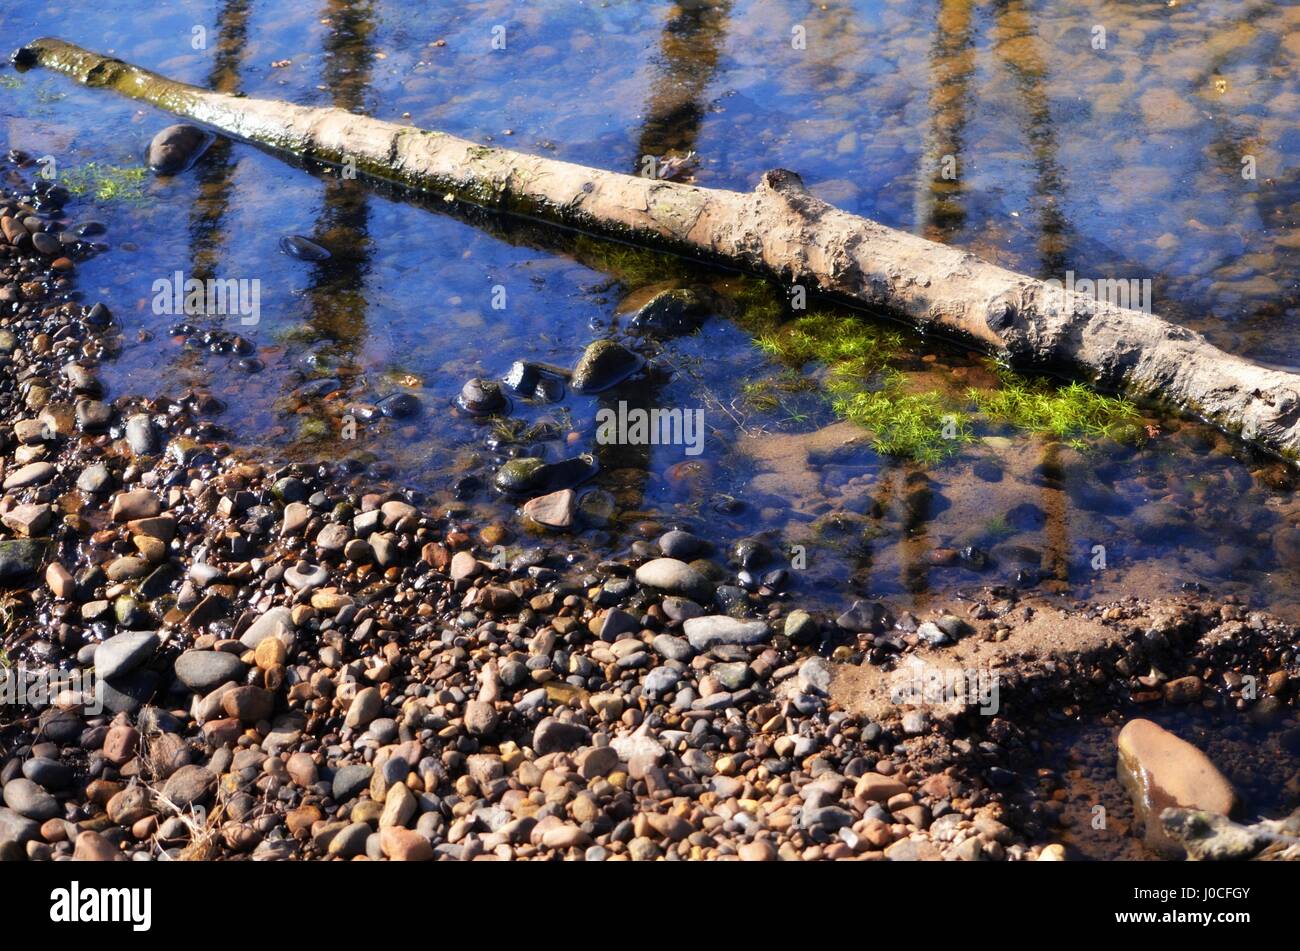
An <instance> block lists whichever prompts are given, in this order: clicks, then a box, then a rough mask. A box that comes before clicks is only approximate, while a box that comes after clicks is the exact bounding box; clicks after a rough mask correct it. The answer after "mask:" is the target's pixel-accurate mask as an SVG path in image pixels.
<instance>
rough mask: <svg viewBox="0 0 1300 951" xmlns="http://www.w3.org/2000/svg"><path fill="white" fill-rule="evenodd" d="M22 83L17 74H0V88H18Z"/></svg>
mask: <svg viewBox="0 0 1300 951" xmlns="http://www.w3.org/2000/svg"><path fill="white" fill-rule="evenodd" d="M22 84H23V81H22V80H21V79H19V78H18V77H17V76H0V89H18V88H19V87H20V86H22Z"/></svg>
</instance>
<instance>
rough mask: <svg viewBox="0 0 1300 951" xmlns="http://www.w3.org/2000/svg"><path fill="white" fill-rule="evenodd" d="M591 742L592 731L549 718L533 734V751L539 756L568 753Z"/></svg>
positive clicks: (538, 725)
mask: <svg viewBox="0 0 1300 951" xmlns="http://www.w3.org/2000/svg"><path fill="white" fill-rule="evenodd" d="M590 741H591V731H590V730H588V729H587V728H586V727H584V726H581V725H579V724H576V723H565V722H564V721H562V720H557V719H556V718H555V717H547V718H546V719H544V720H542V722H541V723H539V724H537V729H536V730H535V731H534V732H533V750H534V751H535V752H536V753H537V755H539V756H544V755H545V754H547V753H568V752H571V751H573V750H576V749H577V748H578V747H580V746H582V745H583V744H585V743H588V742H590Z"/></svg>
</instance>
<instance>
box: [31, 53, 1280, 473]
mask: <svg viewBox="0 0 1300 951" xmlns="http://www.w3.org/2000/svg"><path fill="white" fill-rule="evenodd" d="M14 58H15V63H16V64H17V65H18V66H19V67H20V68H23V67H30V66H35V65H39V66H44V67H47V68H50V69H55V70H58V71H60V72H64V73H67V74H68V75H70V76H72V77H73V78H74V79H76V80H77V81H78V82H81V83H83V84H85V85H87V86H92V87H97V88H105V89H111V90H113V91H115V92H117V93H120V94H122V95H125V96H129V97H131V98H133V99H138V100H141V101H144V102H148V103H151V104H153V105H155V106H158V107H159V108H161V109H164V110H166V111H168V112H172V113H175V114H176V115H179V116H184V117H187V118H189V119H193V120H195V121H196V122H200V123H203V124H205V125H207V126H210V127H212V128H213V129H217V130H219V131H221V132H224V133H227V134H228V135H231V136H235V137H237V138H240V139H245V140H249V141H252V142H256V143H259V144H262V145H265V146H268V147H270V148H272V149H278V150H281V151H285V152H289V153H293V154H295V155H298V156H301V157H305V158H313V159H317V160H321V161H326V162H331V163H335V164H348V163H355V166H356V168H357V170H358V171H359V172H363V173H365V174H368V175H372V176H376V177H379V178H383V179H388V180H392V181H396V182H399V183H401V184H403V185H406V186H409V187H413V188H416V189H422V190H428V191H432V192H434V193H435V194H441V195H444V196H446V198H447V199H448V200H455V201H465V202H471V203H474V204H478V205H482V206H485V207H488V208H492V209H495V210H499V211H504V212H507V213H510V214H515V215H523V216H527V217H531V218H536V219H540V220H543V221H547V222H550V223H553V224H558V225H563V226H567V227H571V228H577V229H580V230H582V231H587V232H591V233H594V234H599V235H603V236H607V237H612V238H616V239H619V240H622V241H626V242H629V243H632V244H636V245H640V246H645V247H649V248H653V249H657V250H665V251H671V252H675V253H679V254H686V255H689V256H692V257H701V258H704V259H707V260H712V261H717V262H721V263H725V264H727V265H730V266H732V267H736V268H739V269H742V270H745V271H750V272H753V273H758V274H763V275H768V276H773V277H776V278H778V279H780V280H782V281H786V282H789V283H796V284H800V285H803V286H804V287H806V288H807V290H808V291H809V292H810V293H821V294H825V295H829V296H832V297H835V298H839V299H842V300H845V301H848V302H851V303H856V304H861V305H866V306H869V307H872V308H879V309H884V310H886V311H887V312H889V313H891V314H893V315H894V316H897V317H901V318H903V319H906V320H908V321H910V322H911V323H913V324H914V325H916V326H917V327H919V328H921V329H922V330H936V329H938V330H942V331H945V332H950V333H955V334H958V335H960V336H962V337H964V338H966V339H967V340H968V341H970V342H973V343H974V344H976V345H977V346H980V347H981V348H983V349H985V350H987V351H989V352H991V353H993V354H995V355H997V356H999V357H1000V358H1002V359H1003V360H1005V361H1006V362H1007V363H1009V364H1010V365H1012V366H1018V367H1021V368H1068V369H1070V370H1072V371H1073V372H1076V373H1079V374H1082V375H1085V376H1087V377H1089V378H1091V379H1092V380H1093V381H1094V382H1098V383H1100V384H1102V385H1104V386H1108V387H1113V388H1115V389H1117V390H1121V391H1124V392H1128V393H1130V394H1133V395H1139V396H1143V397H1147V398H1154V399H1157V400H1159V401H1161V402H1164V403H1166V404H1168V405H1171V406H1173V407H1175V408H1177V409H1180V410H1182V411H1184V412H1190V413H1192V414H1195V415H1199V416H1201V417H1203V418H1204V419H1206V420H1208V421H1210V422H1212V423H1214V424H1216V425H1218V426H1221V427H1222V428H1224V429H1226V430H1228V431H1230V432H1233V433H1236V434H1238V435H1240V436H1241V437H1242V438H1244V439H1246V440H1248V441H1251V442H1254V443H1256V444H1258V445H1261V446H1263V447H1266V448H1268V449H1271V450H1273V451H1275V452H1278V453H1280V454H1282V455H1284V456H1286V457H1288V458H1290V459H1293V460H1294V459H1296V458H1297V457H1300V375H1297V374H1294V373H1288V372H1284V371H1280V370H1273V369H1269V368H1266V367H1262V366H1259V365H1257V364H1255V363H1252V362H1250V361H1248V360H1244V359H1242V358H1240V357H1236V356H1233V355H1231V354H1228V353H1225V352H1223V351H1222V350H1219V349H1218V348H1216V347H1214V346H1213V345H1212V344H1210V343H1209V341H1207V340H1206V339H1205V337H1203V336H1202V335H1201V334H1198V333H1195V332H1193V331H1191V330H1187V329H1185V328H1183V327H1179V326H1176V325H1174V324H1171V323H1169V322H1168V321H1166V320H1163V319H1162V318H1160V317H1158V316H1155V315H1153V314H1148V313H1143V312H1141V311H1138V310H1132V309H1128V308H1124V307H1118V306H1115V305H1113V304H1108V303H1105V302H1100V301H1096V300H1092V299H1089V298H1084V297H1081V296H1078V295H1064V294H1060V293H1055V292H1054V291H1053V289H1052V288H1051V287H1049V286H1048V285H1046V284H1045V283H1044V282H1043V281H1041V280H1038V279H1035V278H1032V277H1028V276H1026V275H1023V274H1017V273H1015V272H1013V271H1009V270H1006V269H1005V268H1001V267H996V266H994V265H992V264H988V263H986V262H984V261H980V260H979V259H977V258H976V257H975V256H974V255H972V254H969V253H967V252H964V251H960V250H957V249H955V248H951V247H947V246H945V245H942V244H936V243H935V242H933V241H928V240H926V239H924V238H921V237H918V236H916V235H912V234H908V233H906V232H903V231H897V230H895V229H893V228H888V227H885V226H884V225H881V224H879V223H877V222H875V221H872V220H870V219H867V218H862V217H860V216H857V215H851V214H848V213H846V212H844V211H841V210H839V209H837V208H834V207H832V206H831V205H828V204H827V203H826V202H824V201H821V200H819V199H818V198H816V197H814V196H813V195H811V194H810V193H809V192H808V191H807V190H806V189H805V188H804V187H803V183H802V181H801V180H800V179H799V177H798V176H797V175H796V174H794V173H792V172H788V171H784V170H781V169H775V170H772V171H769V172H767V173H765V174H764V175H763V176H762V180H761V181H760V182H759V184H758V187H757V188H756V189H755V190H754V191H752V192H734V191H726V190H723V189H713V188H700V187H696V186H692V185H685V184H679V183H676V182H669V181H660V180H656V179H650V178H640V177H634V176H630V175H622V174H619V173H616V172H609V171H604V170H602V169H596V168H587V167H584V166H581V165H574V164H571V163H568V162H560V161H556V160H554V159H547V158H540V157H538V156H533V155H526V154H523V153H521V152H513V151H510V150H508V149H500V148H494V147H488V146H483V145H477V144H475V143H473V142H469V141H467V140H465V139H460V138H457V137H456V136H453V135H449V134H447V133H444V132H437V131H429V130H424V129H417V128H412V127H410V126H404V125H399V124H396V123H392V122H384V121H382V120H379V119H373V118H370V117H368V116H361V115H355V114H353V113H351V112H347V111H345V110H342V109H336V108H313V107H306V106H297V105H293V104H291V103H286V102H278V101H274V100H266V99H254V98H244V97H238V96H231V95H227V94H224V93H219V92H213V91H210V90H206V89H201V88H199V87H197V86H190V85H187V84H185V83H179V82H176V81H174V80H171V79H167V78H166V77H163V76H159V75H158V74H156V73H152V72H150V71H148V70H145V69H141V68H140V67H137V66H133V65H131V64H129V63H125V62H123V61H121V60H118V59H114V58H112V57H107V56H103V55H100V54H98V53H94V52H91V51H89V50H85V49H83V48H81V47H79V46H75V45H73V44H70V43H66V42H64V41H62V40H58V39H52V38H45V39H39V40H35V41H33V42H32V43H30V44H28V45H27V46H25V47H23V48H22V49H20V50H19V51H18V52H17V53H15V54H14Z"/></svg>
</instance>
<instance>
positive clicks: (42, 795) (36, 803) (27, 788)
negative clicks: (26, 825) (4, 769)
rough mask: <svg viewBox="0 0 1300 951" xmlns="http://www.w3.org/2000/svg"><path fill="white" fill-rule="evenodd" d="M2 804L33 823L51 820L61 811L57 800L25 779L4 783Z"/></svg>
mask: <svg viewBox="0 0 1300 951" xmlns="http://www.w3.org/2000/svg"><path fill="white" fill-rule="evenodd" d="M4 803H5V805H6V806H7V807H8V808H10V809H12V810H13V811H14V812H16V813H18V814H19V815H20V816H25V817H26V818H28V819H31V820H33V821H34V822H44V821H45V820H46V819H53V818H54V817H55V816H57V815H59V814H60V813H61V812H62V811H63V810H62V809H60V808H59V801H58V800H57V799H55V798H54V797H53V796H51V795H50V794H49V793H48V792H46V791H45V790H44V789H42V788H41V787H40V786H38V785H37V784H36V783H34V782H32V781H31V780H30V779H27V778H25V777H22V778H17V779H11V780H9V782H7V783H5V785H4Z"/></svg>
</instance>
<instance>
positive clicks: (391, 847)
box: [379, 826, 433, 862]
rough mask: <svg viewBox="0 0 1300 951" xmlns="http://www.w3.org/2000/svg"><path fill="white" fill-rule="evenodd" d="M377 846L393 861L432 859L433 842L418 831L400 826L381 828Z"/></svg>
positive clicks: (426, 860)
mask: <svg viewBox="0 0 1300 951" xmlns="http://www.w3.org/2000/svg"><path fill="white" fill-rule="evenodd" d="M379 847H380V849H381V850H382V852H383V854H384V855H385V856H387V857H388V858H389V859H392V860H393V861H394V862H431V861H433V844H432V843H430V842H429V840H428V839H426V838H425V837H424V836H422V835H420V833H418V832H415V831H412V830H411V829H404V828H402V827H401V826H389V827H388V828H386V829H381V830H380V832H379Z"/></svg>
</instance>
